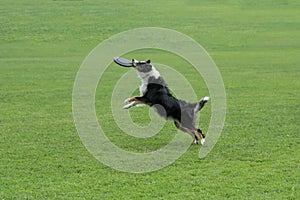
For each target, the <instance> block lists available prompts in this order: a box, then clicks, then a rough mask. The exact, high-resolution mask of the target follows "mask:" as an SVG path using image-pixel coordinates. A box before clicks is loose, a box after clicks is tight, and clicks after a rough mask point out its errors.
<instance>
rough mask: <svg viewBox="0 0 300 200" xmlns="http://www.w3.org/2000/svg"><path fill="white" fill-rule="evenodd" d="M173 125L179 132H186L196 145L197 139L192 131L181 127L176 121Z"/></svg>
mask: <svg viewBox="0 0 300 200" xmlns="http://www.w3.org/2000/svg"><path fill="white" fill-rule="evenodd" d="M174 124H175V126H176V128H178V129H179V130H181V131H183V132H186V133H188V134H189V135H190V136H192V138H193V142H194V144H198V138H197V136H196V135H195V133H194V131H192V130H190V129H188V128H185V127H183V126H181V124H180V122H178V121H174Z"/></svg>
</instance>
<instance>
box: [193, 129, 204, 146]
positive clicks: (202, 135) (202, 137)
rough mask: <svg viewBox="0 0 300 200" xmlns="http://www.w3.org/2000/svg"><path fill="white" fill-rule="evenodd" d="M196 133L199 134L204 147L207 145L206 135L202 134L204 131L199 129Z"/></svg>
mask: <svg viewBox="0 0 300 200" xmlns="http://www.w3.org/2000/svg"><path fill="white" fill-rule="evenodd" d="M195 129H196V132H197V133H198V135H199V137H200V139H201V140H200V142H201V144H202V145H204V143H205V135H204V134H203V133H202V131H201V130H200V129H199V128H195Z"/></svg>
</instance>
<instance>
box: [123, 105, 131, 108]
mask: <svg viewBox="0 0 300 200" xmlns="http://www.w3.org/2000/svg"><path fill="white" fill-rule="evenodd" d="M123 108H124V109H129V108H131V104H127V105H125V106H123Z"/></svg>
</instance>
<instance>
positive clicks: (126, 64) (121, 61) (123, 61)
mask: <svg viewBox="0 0 300 200" xmlns="http://www.w3.org/2000/svg"><path fill="white" fill-rule="evenodd" d="M114 61H115V63H117V64H118V65H121V66H123V67H132V66H133V65H132V62H131V61H130V60H127V59H125V58H119V57H116V58H114Z"/></svg>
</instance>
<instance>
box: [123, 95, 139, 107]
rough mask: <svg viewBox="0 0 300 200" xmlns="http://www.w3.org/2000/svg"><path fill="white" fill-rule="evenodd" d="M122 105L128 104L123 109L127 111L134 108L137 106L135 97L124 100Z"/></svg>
mask: <svg viewBox="0 0 300 200" xmlns="http://www.w3.org/2000/svg"><path fill="white" fill-rule="evenodd" d="M124 103H129V104H127V105H125V106H124V107H123V108H124V109H129V108H131V107H134V106H136V105H137V104H138V103H137V102H136V101H135V97H131V98H128V99H125V101H124Z"/></svg>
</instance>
